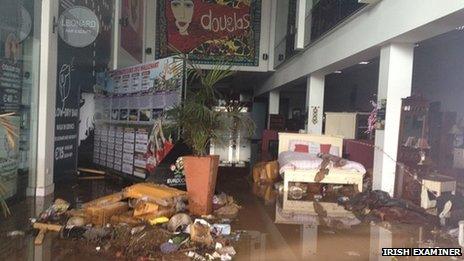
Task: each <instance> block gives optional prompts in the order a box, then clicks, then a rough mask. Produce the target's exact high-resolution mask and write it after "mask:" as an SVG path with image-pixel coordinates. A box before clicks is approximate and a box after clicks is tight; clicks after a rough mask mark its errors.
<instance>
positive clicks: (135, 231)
mask: <svg viewBox="0 0 464 261" xmlns="http://www.w3.org/2000/svg"><path fill="white" fill-rule="evenodd" d="M144 229H145V226H138V227H134V228H132V229H131V235H134V234H137V233H139V232H142V231H143V230H144Z"/></svg>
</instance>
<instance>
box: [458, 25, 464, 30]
mask: <svg viewBox="0 0 464 261" xmlns="http://www.w3.org/2000/svg"><path fill="white" fill-rule="evenodd" d="M456 30H458V31H462V30H464V25H461V26H458V27H456Z"/></svg>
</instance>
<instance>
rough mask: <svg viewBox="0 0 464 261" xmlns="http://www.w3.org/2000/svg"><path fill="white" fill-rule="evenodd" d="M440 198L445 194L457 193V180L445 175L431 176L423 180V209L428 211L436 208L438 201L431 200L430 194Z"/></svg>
mask: <svg viewBox="0 0 464 261" xmlns="http://www.w3.org/2000/svg"><path fill="white" fill-rule="evenodd" d="M428 191H430V192H434V194H435V196H436V197H439V196H440V195H441V194H443V193H444V192H451V193H452V194H453V195H454V194H455V193H456V180H455V179H453V178H451V177H448V176H443V175H429V176H427V177H425V178H424V179H422V190H421V207H423V208H425V209H428V208H433V207H435V206H436V204H437V201H436V200H435V199H430V198H429V192H428Z"/></svg>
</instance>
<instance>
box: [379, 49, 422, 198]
mask: <svg viewBox="0 0 464 261" xmlns="http://www.w3.org/2000/svg"><path fill="white" fill-rule="evenodd" d="M413 60H414V45H413V44H398V43H391V44H388V45H386V46H383V47H382V49H381V51H380V67H379V87H378V94H377V96H378V100H379V101H380V100H382V99H386V102H387V107H386V118H385V129H384V130H376V132H375V145H376V147H378V148H381V149H382V150H383V151H381V150H379V149H376V150H375V152H374V173H373V188H374V189H380V190H383V191H386V192H388V193H389V194H390V195H392V196H393V192H394V187H395V172H396V163H395V162H394V161H392V160H391V159H390V158H389V157H391V158H393V159H395V160H396V156H397V149H398V135H399V128H400V116H401V99H402V98H406V97H408V96H410V95H411V85H412V69H413ZM387 155H388V156H387Z"/></svg>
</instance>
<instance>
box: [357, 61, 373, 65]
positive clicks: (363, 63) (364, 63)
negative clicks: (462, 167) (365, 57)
mask: <svg viewBox="0 0 464 261" xmlns="http://www.w3.org/2000/svg"><path fill="white" fill-rule="evenodd" d="M370 63H371V62H360V63H359V64H362V65H366V64H370Z"/></svg>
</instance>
